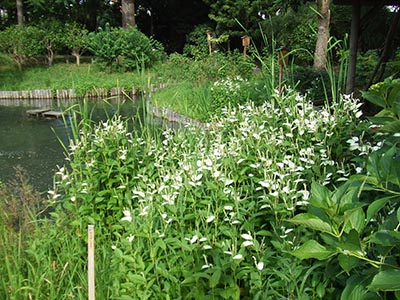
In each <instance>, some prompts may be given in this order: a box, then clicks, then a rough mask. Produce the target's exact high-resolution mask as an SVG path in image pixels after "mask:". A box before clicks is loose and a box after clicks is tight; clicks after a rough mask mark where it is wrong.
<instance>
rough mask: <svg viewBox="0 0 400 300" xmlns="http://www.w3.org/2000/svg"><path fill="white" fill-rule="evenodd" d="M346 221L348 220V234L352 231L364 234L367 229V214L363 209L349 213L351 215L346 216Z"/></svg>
mask: <svg viewBox="0 0 400 300" xmlns="http://www.w3.org/2000/svg"><path fill="white" fill-rule="evenodd" d="M346 219H347V220H348V222H347V224H346V225H347V226H346V232H349V231H350V230H351V229H355V230H357V232H362V230H363V229H364V227H365V214H364V210H363V209H362V207H359V208H357V209H354V210H352V211H349V214H348V215H347V214H346Z"/></svg>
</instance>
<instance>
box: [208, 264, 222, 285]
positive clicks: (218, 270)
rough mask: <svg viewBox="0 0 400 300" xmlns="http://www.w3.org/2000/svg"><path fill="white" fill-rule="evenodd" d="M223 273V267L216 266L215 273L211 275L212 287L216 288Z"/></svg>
mask: <svg viewBox="0 0 400 300" xmlns="http://www.w3.org/2000/svg"><path fill="white" fill-rule="evenodd" d="M221 275H222V271H221V268H215V269H214V273H213V274H212V275H211V277H210V288H215V287H216V286H217V285H218V283H219V279H220V278H221Z"/></svg>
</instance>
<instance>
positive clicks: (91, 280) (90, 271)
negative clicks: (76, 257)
mask: <svg viewBox="0 0 400 300" xmlns="http://www.w3.org/2000/svg"><path fill="white" fill-rule="evenodd" d="M88 290H89V300H95V279H94V225H88Z"/></svg>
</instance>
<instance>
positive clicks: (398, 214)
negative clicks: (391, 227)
mask: <svg viewBox="0 0 400 300" xmlns="http://www.w3.org/2000/svg"><path fill="white" fill-rule="evenodd" d="M397 221H399V223H400V207H399V208H398V209H397Z"/></svg>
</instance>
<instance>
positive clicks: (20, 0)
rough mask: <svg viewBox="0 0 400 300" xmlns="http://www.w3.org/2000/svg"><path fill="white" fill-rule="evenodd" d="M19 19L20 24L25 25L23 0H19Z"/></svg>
mask: <svg viewBox="0 0 400 300" xmlns="http://www.w3.org/2000/svg"><path fill="white" fill-rule="evenodd" d="M17 20H18V25H20V26H23V25H24V5H23V0H17Z"/></svg>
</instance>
